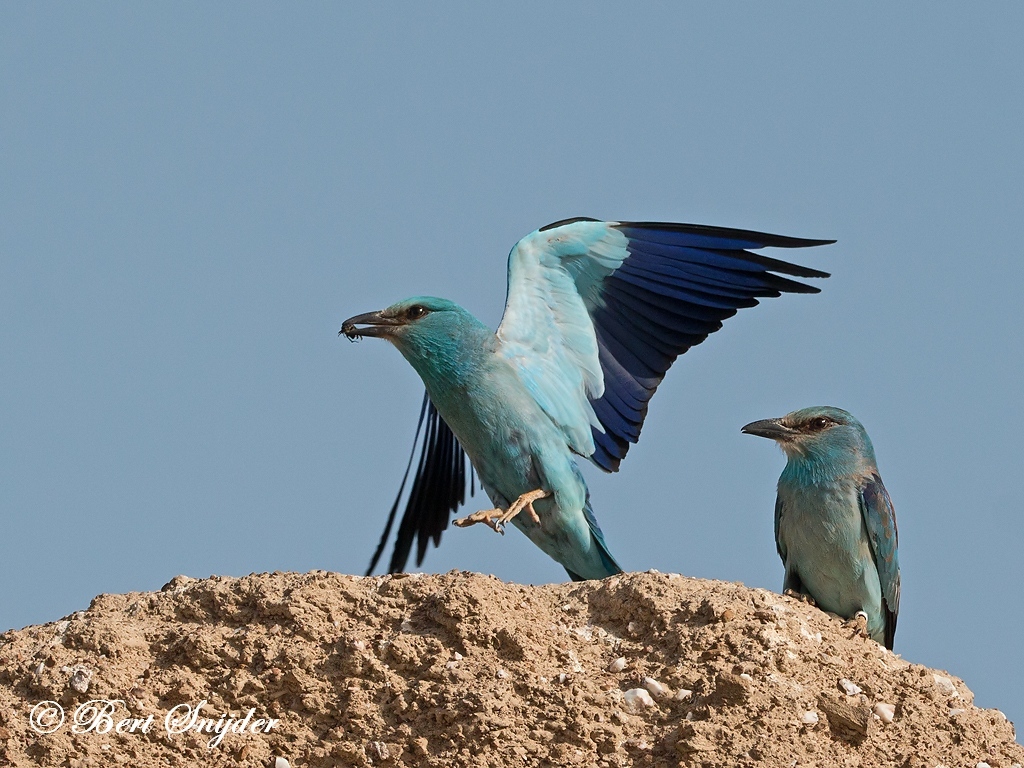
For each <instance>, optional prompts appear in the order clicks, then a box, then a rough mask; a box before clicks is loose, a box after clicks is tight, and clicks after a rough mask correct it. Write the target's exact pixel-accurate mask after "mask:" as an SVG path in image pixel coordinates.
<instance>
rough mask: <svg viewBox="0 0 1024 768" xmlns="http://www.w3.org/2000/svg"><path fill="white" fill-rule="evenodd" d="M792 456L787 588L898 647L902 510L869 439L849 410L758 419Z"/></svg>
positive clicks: (781, 511) (783, 481)
mask: <svg viewBox="0 0 1024 768" xmlns="http://www.w3.org/2000/svg"><path fill="white" fill-rule="evenodd" d="M743 431H744V432H746V433H747V434H748V435H757V436H758V437H768V438H771V439H772V440H774V441H775V442H777V443H778V444H779V446H780V447H781V448H782V450H783V451H784V452H785V454H786V458H787V462H786V468H785V469H784V470H782V476H781V477H780V478H779V495H778V498H777V499H776V502H775V544H776V546H777V547H778V550H779V556H780V557H781V558H782V562H783V563H784V564H785V567H786V576H785V581H784V582H783V590H784V591H786V592H792V593H795V594H797V595H804V596H807V597H810V598H811V599H812V600H813V601H814V602H815V603H816V604H817V605H818V607H820V608H823V609H824V610H826V611H830V612H831V613H835V614H837V615H839V616H842V617H843V618H845V619H854V618H855V617H856V616H857V614H858V613H863V614H864V615H865V616H866V618H867V632H868V634H869V635H870V636H871V637H872V638H874V639H875V640H876V641H877V642H879V643H883V644H884V645H885V647H886V648H888V649H890V650H892V642H893V637H894V635H895V634H896V616H897V614H898V613H899V610H900V561H899V556H898V554H897V551H896V550H897V545H898V539H899V535H898V533H897V531H896V512H895V510H894V509H893V506H892V501H890V499H889V494H888V493H887V492H886V490H885V486H884V485H882V478H881V477H880V476H879V475H878V466H877V465H876V464H875V451H874V449H873V448H872V447H871V440H870V439H869V438H868V433H867V432H866V431H865V430H864V427H863V426H861V423H860V422H859V421H857V420H856V419H855V418H854V417H853V416H851V415H850V414H849V413H847V412H846V411H844V410H841V409H839V408H832V407H829V406H817V407H814V408H804V409H803V410H800V411H793V412H792V413H790V414H787V415H786V416H783V417H782V418H781V419H765V420H764V421H755V422H753V423H751V424H747V425H746V426H745V427H743Z"/></svg>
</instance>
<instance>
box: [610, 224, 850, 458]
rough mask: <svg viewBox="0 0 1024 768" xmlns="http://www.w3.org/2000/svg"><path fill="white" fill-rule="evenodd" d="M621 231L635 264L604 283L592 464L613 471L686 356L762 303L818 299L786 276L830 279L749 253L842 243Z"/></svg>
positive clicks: (686, 229)
mask: <svg viewBox="0 0 1024 768" xmlns="http://www.w3.org/2000/svg"><path fill="white" fill-rule="evenodd" d="M613 226H614V228H615V229H617V230H618V231H619V232H621V233H622V234H623V235H625V237H626V238H627V245H626V250H627V251H628V256H627V257H626V258H625V259H624V260H623V261H622V263H621V264H620V265H619V266H618V268H616V269H614V270H613V271H611V272H610V273H609V274H607V275H606V276H605V277H604V278H603V280H602V281H601V283H600V288H599V294H600V299H601V300H599V301H596V302H595V304H594V308H593V309H592V310H591V318H592V320H593V323H594V329H595V331H596V334H597V340H598V347H599V360H600V362H601V367H602V370H603V372H604V377H605V380H604V385H605V391H604V393H603V394H602V395H601V397H599V398H596V399H593V400H592V401H591V404H592V405H593V407H594V412H595V414H596V415H597V417H598V420H599V421H600V422H601V425H602V426H603V427H604V430H605V431H604V432H603V433H602V432H601V430H599V429H597V428H594V430H593V437H594V445H595V451H594V454H593V456H592V457H591V458H592V460H593V461H594V463H595V464H597V465H598V466H599V467H601V468H602V469H605V470H607V471H615V470H616V469H618V465H619V462H620V461H621V460H622V459H623V457H625V455H626V452H627V451H628V450H629V445H630V444H631V443H635V442H636V441H637V439H638V438H639V436H640V430H641V428H642V426H643V422H644V419H645V418H646V416H647V404H648V402H649V401H650V399H651V398H652V397H653V396H654V392H655V391H656V390H657V388H658V385H659V384H660V383H661V381H662V379H663V378H664V376H665V373H666V372H667V371H668V369H669V367H670V366H671V365H672V363H673V362H674V361H675V359H676V358H677V357H678V356H679V355H681V354H683V353H684V352H686V351H687V350H688V349H689V348H690V347H692V346H695V345H696V344H700V343H701V342H702V341H703V340H704V339H705V338H707V336H708V335H709V334H711V333H714V332H715V331H717V330H718V329H719V328H721V327H722V322H723V321H724V320H726V319H727V318H729V317H732V316H733V315H734V314H736V312H737V310H739V309H742V308H745V307H752V306H755V305H756V304H757V303H758V299H760V298H767V297H775V296H779V295H781V294H782V293H817V292H818V289H817V288H815V287H813V286H809V285H805V284H803V283H800V282H797V281H795V280H791V279H789V278H786V277H782V275H790V276H795V277H828V274H827V273H825V272H821V271H819V270H816V269H809V268H807V267H801V266H799V265H796V264H790V263H788V262H785V261H779V260H777V259H771V258H768V257H765V256H762V255H760V254H755V253H751V252H750V250H749V249H758V248H764V247H775V248H803V247H807V246H814V245H825V244H827V243H830V242H833V241H831V240H805V239H800V238H793V237H783V236H780V235H771V234H767V233H763V232H748V231H745V230H738V229H724V228H718V227H706V226H700V225H693V224H668V223H655V222H624V223H620V224H615V225H613ZM776 273H778V274H776ZM623 403H628V407H623Z"/></svg>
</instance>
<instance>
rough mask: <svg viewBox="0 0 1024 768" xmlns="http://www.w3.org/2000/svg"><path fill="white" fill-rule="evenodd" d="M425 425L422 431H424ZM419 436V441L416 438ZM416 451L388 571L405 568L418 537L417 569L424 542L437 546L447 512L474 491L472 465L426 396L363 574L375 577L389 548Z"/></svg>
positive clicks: (423, 551) (446, 524)
mask: <svg viewBox="0 0 1024 768" xmlns="http://www.w3.org/2000/svg"><path fill="white" fill-rule="evenodd" d="M424 423H425V424H426V430H424V429H423V426H424ZM421 433H422V435H423V440H422V441H421V440H420V434H421ZM417 451H419V459H418V460H417V466H416V475H415V477H414V478H413V481H412V488H411V489H410V490H409V496H408V498H407V499H406V502H405V512H404V513H403V514H402V522H401V523H399V526H398V535H397V537H396V538H395V548H394V550H393V551H392V553H391V562H390V563H389V564H388V573H398V572H401V571H402V570H404V569H405V564H406V561H408V559H409V552H410V551H411V550H412V542H413V539H416V565H417V566H419V564H420V563H422V562H423V556H424V555H425V554H426V552H427V545H428V543H429V542H430V541H431V539H433V541H434V546H435V547H436V546H437V545H438V544H440V543H441V532H442V531H444V529H445V528H447V527H448V518H449V516H450V514H451V513H452V512H454V511H455V510H457V509H458V508H459V507H460V506H461V505H462V504H464V503H465V501H466V486H467V485H468V486H469V495H470V496H472V495H473V492H474V490H475V488H474V482H473V467H472V465H471V464H470V463H469V462H468V461H467V460H466V454H465V452H464V451H463V450H462V446H461V445H459V441H458V439H456V437H455V435H454V434H453V433H452V431H451V430H450V429H449V428H448V425H447V424H445V422H444V419H442V418H441V414H439V413H438V412H437V409H436V408H435V407H434V404H433V403H432V402H431V401H430V395H428V394H427V393H425V392H424V393H423V407H422V408H421V409H420V421H419V424H418V425H417V427H416V437H415V438H414V439H413V446H412V455H410V456H409V464H408V465H407V466H406V468H405V475H404V476H403V477H402V484H401V486H400V487H399V488H398V496H397V497H396V498H395V503H394V504H393V505H392V507H391V512H389V513H388V522H387V525H385V526H384V533H383V534H382V535H381V537H380V543H379V544H378V545H377V549H376V551H375V552H374V553H373V557H372V558H371V560H370V567H369V568H367V569H366V575H367V576H369V575H370V574H371V573H373V569H374V568H376V567H377V561H378V560H379V559H380V556H381V553H382V552H383V551H384V547H385V546H386V545H387V542H388V536H390V535H391V526H392V525H393V524H394V522H395V515H396V514H397V513H398V507H399V504H400V502H401V501H402V495H403V494H404V492H405V483H406V481H407V480H408V479H409V470H410V469H412V464H413V460H415V459H416V454H417ZM467 467H468V471H467Z"/></svg>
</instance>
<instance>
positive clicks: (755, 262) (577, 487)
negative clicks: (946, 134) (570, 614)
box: [341, 218, 833, 580]
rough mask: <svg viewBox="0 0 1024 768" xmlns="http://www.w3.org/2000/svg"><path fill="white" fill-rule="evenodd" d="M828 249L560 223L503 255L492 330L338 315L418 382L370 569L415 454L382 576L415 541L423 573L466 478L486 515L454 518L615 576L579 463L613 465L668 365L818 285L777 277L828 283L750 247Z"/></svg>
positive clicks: (452, 309)
mask: <svg viewBox="0 0 1024 768" xmlns="http://www.w3.org/2000/svg"><path fill="white" fill-rule="evenodd" d="M830 242H833V241H831V240H804V239H798V238H792V237H782V236H779V235H769V234H763V233H760V232H747V231H743V230H738V229H722V228H718V227H707V226H698V225H693V224H658V223H647V222H643V223H638V222H606V221H596V220H594V219H586V218H577V219H567V220H565V221H559V222H556V223H554V224H549V225H548V226H546V227H542V228H541V229H538V230H537V231H535V232H532V233H531V234H529V235H527V236H526V237H524V238H523V239H522V240H520V241H519V242H518V243H517V244H516V246H515V247H514V248H513V249H512V252H511V253H510V254H509V258H508V294H507V298H506V302H505V313H504V315H503V317H502V319H501V324H500V325H499V326H498V330H497V332H496V333H495V332H493V331H491V329H490V328H488V327H487V326H485V325H484V324H483V323H482V322H480V321H479V320H477V319H476V318H475V317H473V315H471V314H470V313H469V312H467V311H466V310H465V309H463V308H462V307H460V306H459V305H457V304H455V303H453V302H451V301H448V300H447V299H437V298H431V297H426V296H419V297H415V298H411V299H406V300H405V301H400V302H398V303H397V304H393V305H391V306H390V307H388V308H386V309H382V310H380V311H379V312H370V313H367V314H364V315H358V316H356V317H352V318H349V319H348V320H346V321H345V322H344V324H343V325H342V328H341V333H343V334H345V336H347V337H348V338H349V339H352V340H355V339H358V338H360V337H362V336H373V337H378V338H383V339H386V340H387V341H390V342H391V343H392V344H394V345H395V347H397V348H398V351H399V352H401V353H402V355H403V356H405V358H406V360H408V361H409V363H411V364H412V366H413V368H415V369H416V372H417V373H418V374H419V375H420V377H421V378H422V379H423V383H424V384H425V385H426V395H425V396H424V401H423V408H422V410H421V412H420V427H419V429H418V430H417V436H416V438H415V440H414V443H413V454H412V456H411V457H410V460H409V466H408V467H407V468H406V474H405V478H404V479H403V480H402V486H401V488H400V489H399V492H398V498H397V499H396V500H395V504H394V506H393V507H392V508H391V513H390V515H389V517H388V521H387V524H386V526H385V529H384V534H383V535H382V537H381V541H380V545H379V546H378V548H377V551H376V553H375V554H374V556H373V558H372V560H371V563H370V568H369V570H368V571H367V573H371V572H372V571H373V569H374V567H375V566H376V563H377V560H378V558H379V556H380V554H381V552H382V551H383V548H384V547H385V545H386V543H387V540H388V538H389V536H390V532H391V527H392V523H393V522H394V519H395V515H396V512H397V510H398V508H399V502H400V501H401V499H402V496H403V492H404V488H405V482H406V480H407V479H408V477H409V471H410V469H411V467H412V464H413V460H414V459H415V457H416V452H417V448H416V446H417V445H419V446H420V450H419V454H420V455H419V459H418V461H417V469H416V474H415V477H414V480H413V483H412V487H411V490H410V492H409V496H408V499H407V502H406V506H405V511H404V515H403V517H402V521H401V523H400V525H399V529H398V534H397V539H396V542H395V548H394V551H393V553H392V556H391V563H390V565H389V567H388V571H389V572H392V573H393V572H396V571H401V570H402V569H403V568H404V567H405V564H406V561H407V559H408V557H409V553H410V550H411V548H412V543H413V540H414V539H415V540H416V542H417V552H416V564H417V565H419V564H420V563H421V562H422V560H423V556H424V554H425V552H426V549H427V545H428V542H429V541H431V540H433V541H434V544H435V546H436V545H437V544H439V543H440V539H441V533H442V531H444V530H445V529H446V528H447V527H448V521H449V517H450V515H451V514H452V513H453V512H454V511H456V510H457V509H458V508H459V506H460V505H462V504H463V503H464V501H465V499H466V486H467V485H469V486H470V493H472V486H473V480H472V477H473V470H474V469H475V471H476V475H477V476H478V477H479V479H480V485H481V487H482V488H483V490H484V491H485V492H486V493H487V496H488V497H489V498H490V500H491V503H492V504H493V505H494V509H490V510H485V511H482V512H477V513H475V514H473V515H470V516H469V517H467V518H463V519H461V520H456V521H455V523H456V524H457V525H470V524H472V523H476V522H482V523H486V524H488V525H490V526H491V527H492V528H494V529H495V530H498V531H499V532H503V531H504V528H503V526H504V525H505V524H506V523H508V522H512V524H513V525H515V526H516V527H517V528H519V529H520V530H521V531H522V532H523V533H525V534H526V535H527V536H528V537H529V538H530V540H531V541H532V542H533V543H534V544H536V545H537V546H538V547H540V548H541V549H542V550H543V551H544V552H546V553H547V554H548V555H549V556H551V557H552V558H554V559H555V560H556V561H557V562H558V563H560V564H561V565H562V566H563V567H564V568H565V570H566V571H567V572H568V574H569V576H570V577H571V578H572V579H573V580H581V579H596V578H603V577H605V576H609V575H611V574H614V573H620V572H621V570H622V569H621V568H620V567H619V565H618V563H616V561H615V558H614V557H612V555H611V553H610V552H609V550H608V546H607V544H606V543H605V540H604V536H603V534H602V533H601V529H600V527H599V526H598V524H597V519H596V518H595V516H594V513H593V510H592V509H591V506H590V496H589V492H588V490H587V484H586V482H585V481H584V479H583V475H582V474H581V473H580V469H579V467H578V466H577V463H576V459H577V457H584V458H587V459H589V460H590V461H592V462H593V463H594V464H596V465H597V466H598V467H600V468H601V469H603V470H605V471H608V472H614V471H616V470H617V469H618V466H619V462H620V461H622V459H623V458H624V457H625V455H626V452H627V451H628V450H629V446H630V444H631V443H635V442H636V441H637V438H638V437H639V436H640V429H641V427H642V425H643V423H644V419H645V418H646V416H647V407H648V404H649V402H650V400H651V397H652V396H653V395H654V392H655V390H656V389H657V388H658V385H659V384H660V383H661V380H662V378H663V377H664V376H665V373H666V371H668V369H669V366H671V365H672V363H673V361H674V360H675V359H676V357H678V356H679V355H681V354H682V353H684V352H685V351H686V350H688V349H689V348H690V347H692V346H694V345H695V344H699V343H701V342H702V341H704V339H705V338H707V336H708V334H710V333H713V332H714V331H717V330H718V329H719V328H720V327H721V325H722V321H723V320H725V319H726V318H728V317H731V316H732V315H734V314H735V313H736V311H737V310H738V309H740V308H742V307H752V306H754V305H756V304H757V303H758V302H757V299H758V298H760V297H769V296H779V295H780V294H782V293H786V292H791V293H817V292H818V289H817V288H813V287H811V286H809V285H805V284H804V283H801V282H797V281H795V280H792V279H790V278H789V277H784V275H790V276H795V277H828V274H827V273H825V272H820V271H818V270H816V269H808V268H805V267H800V266H797V265H795V264H789V263H787V262H784V261H777V260H775V259H771V258H768V257H766V256H762V255H760V254H757V253H752V252H751V251H752V250H756V249H759V248H763V247H765V246H774V247H779V248H800V247H804V246H812V245H824V244H826V243H830ZM424 424H425V425H426V429H425V430H423V426H424ZM421 432H422V434H423V439H422V442H421V441H420V434H421ZM466 457H468V458H469V461H470V463H471V467H470V468H468V469H467V467H466V462H465V459H466Z"/></svg>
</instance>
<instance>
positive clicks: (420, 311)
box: [405, 304, 427, 320]
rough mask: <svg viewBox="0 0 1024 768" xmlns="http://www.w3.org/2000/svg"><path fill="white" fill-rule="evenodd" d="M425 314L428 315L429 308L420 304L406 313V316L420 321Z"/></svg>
mask: <svg viewBox="0 0 1024 768" xmlns="http://www.w3.org/2000/svg"><path fill="white" fill-rule="evenodd" d="M425 314H427V308H426V307H424V306H422V305H420V304H414V305H413V306H411V307H409V308H408V309H407V310H406V311H405V316H406V317H407V318H409V319H410V320H419V319H420V318H421V317H423V316H424V315H425Z"/></svg>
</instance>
